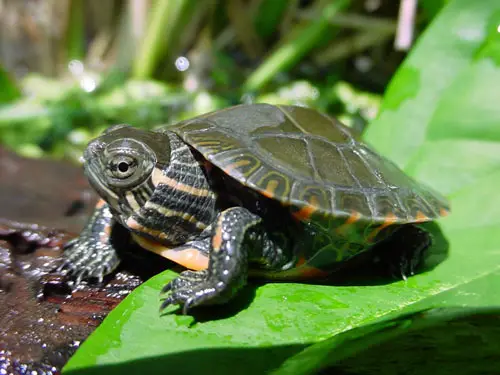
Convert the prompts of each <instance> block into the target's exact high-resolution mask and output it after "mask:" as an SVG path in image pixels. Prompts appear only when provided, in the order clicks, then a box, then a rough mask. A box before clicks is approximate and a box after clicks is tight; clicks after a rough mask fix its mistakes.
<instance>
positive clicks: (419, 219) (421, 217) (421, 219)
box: [415, 211, 430, 223]
mask: <svg viewBox="0 0 500 375" xmlns="http://www.w3.org/2000/svg"><path fill="white" fill-rule="evenodd" d="M429 220H430V219H429V217H428V216H426V215H424V213H423V212H422V211H418V212H417V214H416V215H415V222H416V223H422V222H424V221H429Z"/></svg>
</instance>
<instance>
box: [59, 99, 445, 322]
mask: <svg viewBox="0 0 500 375" xmlns="http://www.w3.org/2000/svg"><path fill="white" fill-rule="evenodd" d="M83 166H84V171H85V174H86V176H87V178H88V180H89V182H90V184H91V186H92V187H93V188H94V189H95V190H96V191H97V193H98V194H99V196H100V198H101V199H100V201H99V202H98V203H97V206H96V208H95V211H94V213H93V215H92V216H91V218H90V220H89V222H88V223H87V225H86V226H85V227H84V229H83V230H82V232H81V234H80V235H79V236H78V237H76V238H75V239H73V240H71V241H70V242H68V243H67V244H66V245H65V247H64V248H65V251H64V262H63V263H62V266H61V267H60V268H59V270H60V271H63V272H65V274H68V275H70V276H71V277H72V278H73V279H74V280H75V282H76V283H80V282H81V281H82V280H84V279H98V280H100V281H102V279H103V277H104V276H105V275H107V274H110V273H112V272H113V271H114V270H115V269H116V267H117V266H118V264H119V262H120V256H119V254H118V253H117V251H116V249H115V248H114V246H113V242H112V234H113V230H112V228H113V226H114V225H118V226H122V227H124V228H125V229H126V230H127V231H128V232H129V233H130V234H131V237H132V238H133V240H134V241H135V242H136V243H137V244H139V245H140V246H141V247H142V248H144V249H146V250H150V251H153V252H154V253H157V254H159V255H161V256H163V257H165V258H167V259H169V260H171V261H173V262H175V263H178V264H180V265H181V266H183V267H185V270H184V271H183V272H181V273H180V274H179V275H178V277H176V278H175V279H173V280H172V281H170V282H169V283H168V284H166V285H165V287H164V288H163V290H162V291H161V292H162V293H163V297H164V299H163V302H162V303H161V306H160V310H162V309H164V308H166V307H167V306H169V305H179V306H180V307H182V311H183V312H184V313H187V312H188V310H189V309H191V308H192V307H195V306H205V305H213V304H224V303H227V302H229V301H230V300H231V299H232V298H233V297H235V296H236V295H237V294H238V292H239V291H240V290H241V289H242V287H243V286H244V285H245V284H246V283H247V280H248V278H249V277H260V278H265V279H267V280H271V281H274V280H277V281H300V282H307V281H308V280H316V279H321V278H327V277H328V275H330V274H331V273H332V272H334V271H335V270H337V269H338V268H339V266H341V265H342V264H344V263H345V262H346V261H347V260H349V259H351V258H353V257H356V256H357V255H359V254H362V253H365V252H366V251H368V250H369V249H373V248H374V247H375V245H377V246H378V245H380V244H382V245H383V244H387V245H389V244H391V243H394V241H396V243H397V244H398V246H396V248H397V249H398V250H395V251H394V254H391V256H390V257H389V258H390V259H393V260H394V264H396V265H397V266H398V267H402V268H404V269H402V272H403V273H404V274H405V275H406V274H410V275H411V274H413V273H414V271H415V269H416V267H417V266H418V264H420V260H421V258H422V257H421V254H423V252H424V251H425V250H426V249H428V248H429V246H430V245H431V244H432V236H431V234H430V233H429V231H428V230H426V229H425V228H424V227H423V226H422V225H421V223H423V222H427V221H431V220H436V219H437V218H439V217H441V216H445V215H447V214H448V212H449V210H450V207H449V203H448V201H447V200H446V198H444V197H443V196H441V195H440V194H439V193H437V192H436V191H434V190H432V189H431V188H430V187H427V186H426V185H424V184H421V183H418V182H416V181H415V180H414V179H412V178H411V177H409V176H407V175H406V174H405V173H404V172H403V171H402V170H401V169H399V168H398V167H397V166H396V164H395V163H393V162H391V161H390V160H388V159H387V158H385V157H383V156H381V155H379V154H377V153H376V152H375V151H374V150H372V149H371V148H370V147H369V146H368V145H367V144H365V143H364V142H363V141H362V140H361V139H360V136H359V135H358V134H356V133H354V131H353V130H351V129H350V128H349V127H347V126H345V125H343V124H342V123H340V122H339V121H338V120H337V119H335V118H334V117H331V116H328V115H326V114H324V113H321V112H318V111H316V110H314V109H311V108H307V107H303V106H292V105H270V104H263V103H262V104H243V105H237V106H233V107H229V108H226V109H222V110H218V111H214V112H210V113H207V114H204V115H201V116H198V117H195V118H192V119H189V120H184V121H181V122H178V123H176V124H173V125H167V126H161V127H160V128H158V129H156V130H154V131H153V130H143V129H139V128H135V127H133V126H130V125H127V124H119V125H114V126H112V127H110V128H108V129H107V130H105V131H104V132H103V133H102V135H100V136H99V137H97V138H96V139H94V140H92V141H91V142H90V143H89V144H88V146H87V148H86V149H85V151H84V154H83ZM384 246H385V245H384Z"/></svg>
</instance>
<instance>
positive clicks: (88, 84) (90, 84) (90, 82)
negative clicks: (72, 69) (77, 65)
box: [80, 77, 97, 92]
mask: <svg viewBox="0 0 500 375" xmlns="http://www.w3.org/2000/svg"><path fill="white" fill-rule="evenodd" d="M80 87H81V88H82V89H84V90H85V91H87V92H92V91H94V90H95V88H96V87H97V83H96V81H95V79H93V78H91V77H83V78H82V79H81V81H80Z"/></svg>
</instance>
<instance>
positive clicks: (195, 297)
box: [160, 270, 223, 315]
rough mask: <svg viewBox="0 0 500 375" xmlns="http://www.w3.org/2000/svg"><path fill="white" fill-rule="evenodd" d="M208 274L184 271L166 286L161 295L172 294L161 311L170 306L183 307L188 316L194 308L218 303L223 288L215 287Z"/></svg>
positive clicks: (161, 307)
mask: <svg viewBox="0 0 500 375" xmlns="http://www.w3.org/2000/svg"><path fill="white" fill-rule="evenodd" d="M207 274H208V272H207V271H206V270H203V271H184V272H182V273H181V274H180V275H179V276H178V277H176V278H175V279H173V280H172V281H170V282H169V283H168V284H166V285H165V286H164V287H163V289H162V290H161V294H164V293H170V294H169V295H168V296H167V298H166V299H165V300H164V301H163V303H162V304H161V306H160V311H162V310H164V309H165V308H166V307H167V306H169V305H182V313H183V314H184V315H187V313H188V310H190V309H191V308H192V307H195V306H199V305H202V304H205V303H207V304H213V303H217V302H218V297H220V296H219V294H220V292H221V291H222V289H223V288H222V289H221V288H215V287H213V285H212V284H213V282H212V281H211V280H210V279H209V278H208V275H207Z"/></svg>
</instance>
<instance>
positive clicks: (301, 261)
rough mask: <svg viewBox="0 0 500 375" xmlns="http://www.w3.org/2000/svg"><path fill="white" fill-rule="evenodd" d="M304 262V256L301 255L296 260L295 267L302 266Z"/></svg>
mask: <svg viewBox="0 0 500 375" xmlns="http://www.w3.org/2000/svg"><path fill="white" fill-rule="evenodd" d="M306 263H307V260H306V258H304V257H303V256H301V257H300V258H299V259H298V260H297V264H296V266H297V267H300V266H302V265H303V264H306Z"/></svg>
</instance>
